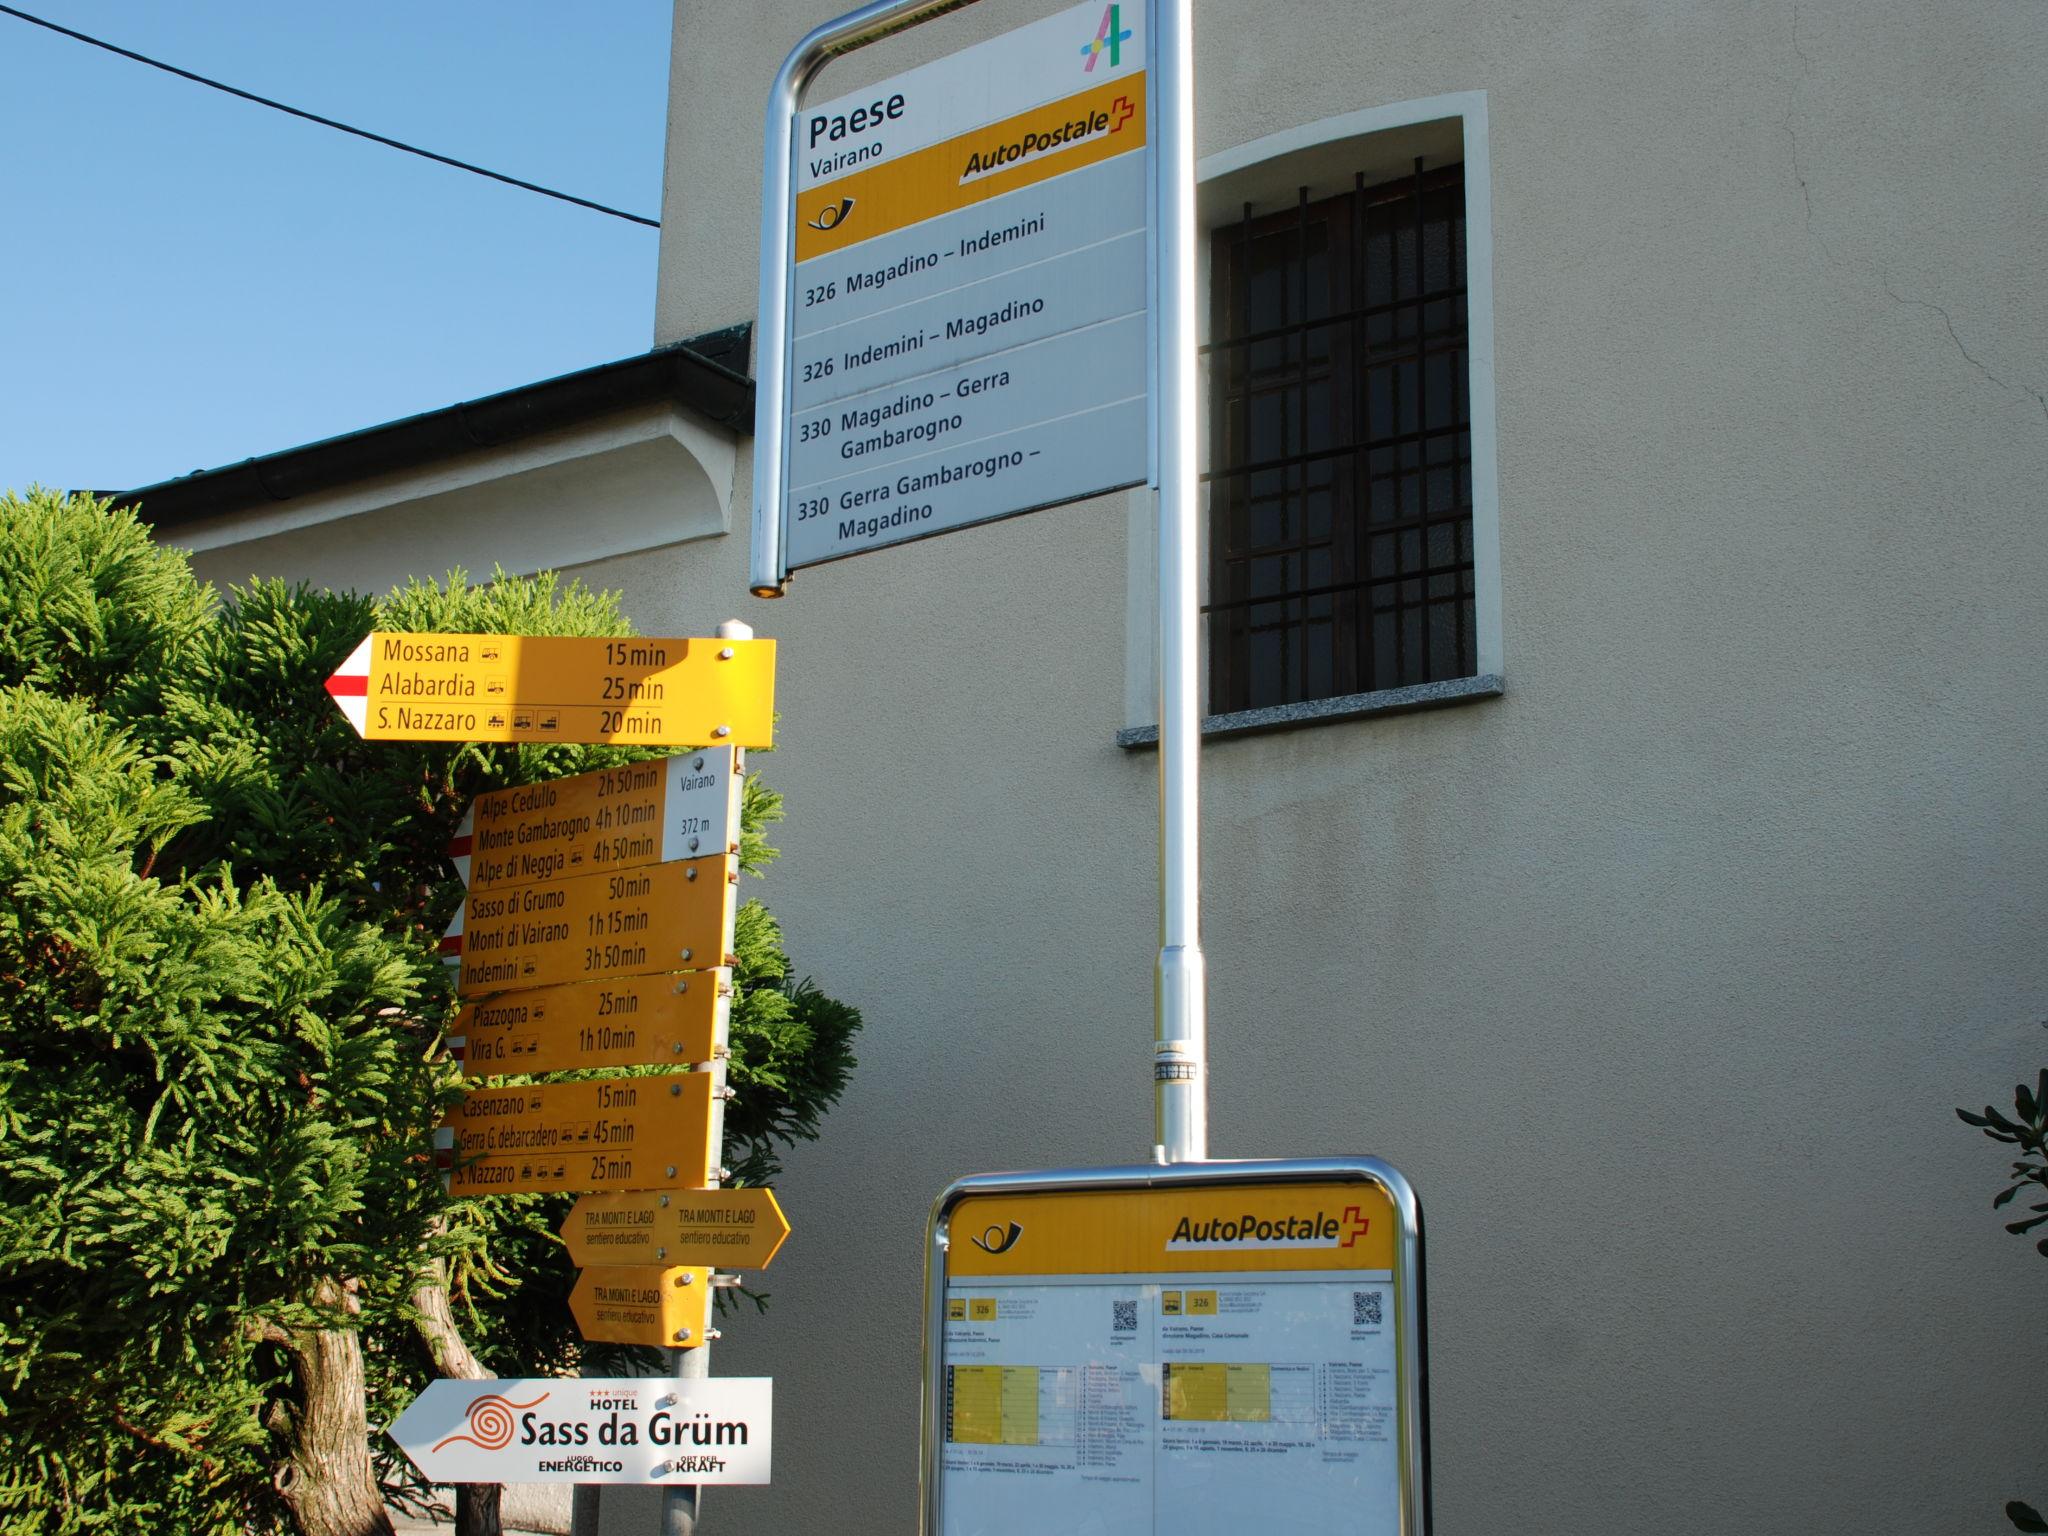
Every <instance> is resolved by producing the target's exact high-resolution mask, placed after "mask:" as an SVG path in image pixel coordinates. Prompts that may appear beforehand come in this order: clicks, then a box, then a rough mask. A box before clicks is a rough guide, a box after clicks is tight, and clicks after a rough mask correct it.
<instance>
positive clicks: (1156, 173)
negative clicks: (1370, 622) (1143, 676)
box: [748, 0, 1209, 1163]
mask: <svg viewBox="0 0 2048 1536" xmlns="http://www.w3.org/2000/svg"><path fill="white" fill-rule="evenodd" d="M974 3H975V0H874V3H873V4H871V5H866V6H863V7H861V8H860V9H859V10H857V11H849V12H848V13H847V14H846V15H844V16H840V17H838V18H836V19H835V20H832V21H828V22H826V23H824V24H823V25H822V26H819V27H816V28H813V29H812V31H811V32H810V33H809V34H807V35H806V36H805V37H804V39H803V40H802V41H801V42H799V43H798V44H797V45H796V47H794V48H793V49H791V50H790V52H789V56H788V57H787V58H785V59H784V60H783V62H782V68H781V69H780V70H779V71H778V72H777V73H776V76H775V83H774V85H773V87H771V89H770V90H769V93H768V107H767V116H766V127H765V133H764V148H763V154H762V180H761V251H760V301H759V304H758V305H757V307H756V309H755V321H754V324H755V333H754V335H755V356H754V373H755V381H756V384H755V413H754V508H753V537H752V550H751V557H750V558H751V563H750V565H749V575H748V583H749V588H750V590H751V591H752V592H753V594H754V595H755V596H756V597H780V596H782V593H783V588H784V586H785V585H786V583H787V582H788V580H789V570H788V566H787V553H786V551H785V549H784V547H783V532H784V522H785V519H786V516H787V511H788V508H787V505H786V503H787V495H786V488H785V482H786V481H787V479H788V471H789V441H788V430H787V429H788V426H789V421H790V401H791V398H792V395H791V389H790V375H791V366H790V364H791V353H792V349H793V347H794V332H795V327H794V326H793V325H792V324H791V321H790V303H791V298H792V294H793V271H794V257H795V251H796V201H795V197H794V190H793V189H794V181H795V170H796V132H797V115H798V112H799V110H800V109H801V107H802V104H803V97H804V93H805V91H806V90H807V89H808V88H809V86H810V84H811V82H812V81H813V80H814V79H815V78H816V77H817V74H818V71H819V70H821V69H823V68H824V67H825V65H827V64H828V63H830V62H831V61H832V60H833V59H835V58H838V57H840V56H841V55H843V54H847V53H852V52H854V51H855V50H857V49H859V48H863V47H865V46H866V45H868V44H869V43H872V42H875V41H877V40H879V39H881V38H883V37H887V36H889V35H890V34H891V33H895V32H900V31H903V30H905V29H906V28H909V27H913V26H916V25H917V24H918V23H920V22H924V21H929V20H931V19H932V18H933V17H936V16H941V15H944V14H945V13H947V12H949V11H957V10H962V9H964V8H965V7H967V6H969V5H972V4H974ZM1138 3H1140V4H1143V5H1145V6H1146V7H1147V16H1148V24H1147V26H1146V50H1147V51H1146V61H1145V68H1146V76H1147V82H1146V91H1145V99H1146V103H1147V107H1146V110H1147V112H1148V114H1149V116H1150V123H1149V130H1148V133H1147V136H1146V141H1147V145H1148V151H1147V153H1148V155H1149V157H1150V161H1151V168H1152V169H1151V178H1150V179H1151V192H1150V202H1151V223H1152V232H1151V239H1150V242H1149V258H1150V261H1149V264H1150V268H1151V270H1150V273H1149V277H1148V284H1149V287H1148V293H1149V297H1150V301H1151V302H1150V308H1151V314H1152V322H1151V326H1150V333H1151V355H1150V358H1149V359H1148V363H1147V379H1148V384H1149V392H1150V395H1151V399H1152V412H1151V423H1150V431H1149V433H1148V439H1149V445H1150V449H1151V484H1152V485H1153V486H1154V487H1155V488H1156V489H1157V492H1158V526H1159V549H1158V619H1159V628H1158V636H1159V694H1158V699H1159V953H1158V958H1157V961H1156V963H1155V966H1154V972H1153V1045H1152V1062H1151V1069H1150V1074H1151V1079H1152V1098H1153V1111H1152V1143H1151V1144H1152V1146H1153V1148H1154V1155H1155V1156H1156V1157H1158V1158H1159V1159H1161V1160H1162V1161H1165V1162H1176V1163H1178V1162H1199V1161H1201V1160H1202V1159H1204V1158H1206V1157H1207V1156H1208V1155H1209V1110H1208V1076H1209V1060H1208V1058H1209V1043H1208V1033H1209V1026H1208V982H1207V963H1206V961H1205V959H1204V957H1203V954H1202V938H1201V926H1202V924H1201V845H1200V835H1199V828H1200V777H1199V772H1200V754H1201V744H1202V738H1201V679H1200V675H1199V674H1200V667H1201V660H1200V658H1201V651H1200V644H1199V636H1198V625H1199V623H1200V603H1199V599H1198V593H1199V575H1198V572H1197V564H1198V557H1199V553H1200V548H1201V540H1200V533H1199V530H1198V527H1197V520H1196V518H1197V502H1198V493H1199V489H1200V474H1199V469H1198V465H1197V462H1196V442H1197V432H1198V428H1197V422H1198V413H1199V410H1200V394H1199V390H1198V367H1197V359H1196V355H1195V348H1196V342H1197V339H1198V337H1199V334H1200V333H1199V331H1198V329H1197V326H1196V320H1195V303H1196V279H1195V241H1196V234H1197V226H1196V218H1195V106H1194V101H1195V59H1194V0H1138Z"/></svg>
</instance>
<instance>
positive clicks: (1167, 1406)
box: [940, 1184, 1400, 1536]
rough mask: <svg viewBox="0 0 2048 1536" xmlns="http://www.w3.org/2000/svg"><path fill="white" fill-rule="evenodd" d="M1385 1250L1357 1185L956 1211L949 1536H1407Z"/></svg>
mask: <svg viewBox="0 0 2048 1536" xmlns="http://www.w3.org/2000/svg"><path fill="white" fill-rule="evenodd" d="M1013 1226H1014V1227H1015V1228H1016V1229H1017V1230H1016V1231H1015V1232H1014V1234H1013V1232H1012V1227H1013ZM1394 1232H1395V1218H1394V1214H1393V1210H1392V1207H1391V1205H1390V1204H1389V1203H1388V1201H1387V1200H1386V1198H1385V1196H1384V1195H1382V1194H1381V1193H1380V1192H1379V1191H1378V1190H1377V1189H1374V1188H1370V1187H1366V1186H1360V1185H1356V1184H1341V1185H1328V1186H1313V1185H1306V1186H1304V1185H1296V1186H1273V1187H1269V1188H1256V1189H1244V1188H1239V1189H1189V1190H1161V1191H1114V1192H1112V1191H1092V1192H1087V1193H1075V1194H1052V1195H1032V1196H991V1197H987V1198H981V1197H970V1198H969V1199H967V1200H963V1201H962V1202H961V1205H960V1207H959V1208H958V1209H957V1211H956V1212H955V1214H954V1218H953V1221H952V1224H951V1233H952V1238H951V1243H950V1247H949V1252H948V1258H947V1276H946V1288H945V1308H946V1319H945V1334H944V1354H943V1394H944V1395H943V1399H942V1402H941V1404H940V1417H941V1420H942V1423H941V1427H940V1432H941V1435H942V1437H943V1442H944V1444H943V1454H942V1473H941V1478H942V1492H941V1509H942V1523H941V1530H942V1531H943V1533H944V1536H1023V1533H1024V1532H1027V1531H1031V1532H1037V1531H1044V1530H1090V1531H1099V1532H1102V1533H1104V1536H1111V1533H1140V1532H1142V1533H1158V1536H1167V1533H1175V1536H1203V1533H1215V1536H1224V1533H1230V1536H1242V1533H1243V1532H1244V1531H1246V1530H1286V1531H1292V1530H1312V1531H1315V1532H1318V1533H1337V1532H1345V1533H1359V1536H1395V1533H1396V1532H1397V1531H1398V1529H1399V1514H1400V1505H1399V1450H1400V1448H1399V1423H1398V1388H1397V1382H1398V1375H1397V1360H1396V1337H1395V1327H1394V1320H1395V1308H1394V1270H1393V1264H1394V1259H1393V1243H1394ZM1034 1271H1035V1272H1034Z"/></svg>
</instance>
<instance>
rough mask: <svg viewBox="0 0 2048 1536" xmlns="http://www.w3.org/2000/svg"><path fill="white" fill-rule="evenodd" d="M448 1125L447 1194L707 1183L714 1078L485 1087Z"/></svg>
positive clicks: (693, 1075) (676, 1075) (694, 1075)
mask: <svg viewBox="0 0 2048 1536" xmlns="http://www.w3.org/2000/svg"><path fill="white" fill-rule="evenodd" d="M446 1123H447V1127H448V1128H449V1129H450V1130H452V1131H453V1132H454V1133H455V1168H454V1172H453V1175H452V1177H451V1180H450V1183H449V1186H448V1187H449V1192H450V1193H451V1194H457V1195H511V1194H519V1193H523V1192H527V1191H535V1190H538V1191H553V1190H585V1189H647V1188H650V1187H653V1188H659V1187H661V1186H664V1185H671V1184H699V1185H701V1184H708V1183H710V1182H711V1178H710V1175H711V1167H712V1155H711V1074H710V1073H708V1072H673V1073H667V1074H664V1075H663V1076H660V1077H629V1078H613V1079H610V1080H608V1081H604V1082H595V1083H537V1084H535V1085H533V1086H532V1087H528V1088H482V1089H478V1090H477V1091H476V1092H474V1093H472V1094H470V1095H469V1097H468V1098H467V1099H465V1100H463V1102H462V1105H461V1107H460V1108H458V1109H456V1110H454V1111H453V1112H452V1113H451V1114H450V1115H449V1116H448V1119H447V1122H446ZM478 1154H482V1156H481V1157H479V1156H478Z"/></svg>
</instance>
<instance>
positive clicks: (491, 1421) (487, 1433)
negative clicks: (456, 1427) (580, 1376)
mask: <svg viewBox="0 0 2048 1536" xmlns="http://www.w3.org/2000/svg"><path fill="white" fill-rule="evenodd" d="M547 1400H548V1395H547V1393H545V1392H543V1393H541V1395H540V1396H539V1397H536V1398H535V1399H534V1400H533V1401H532V1402H530V1403H515V1402H513V1401H512V1400H511V1399H510V1398H508V1397H500V1396H498V1394H497V1393H495V1392H486V1393H485V1394H484V1395H483V1396H482V1397H479V1398H476V1399H475V1400H474V1401H472V1402H471V1403H470V1405H469V1433H468V1434H466V1435H450V1436H449V1437H448V1438H447V1439H446V1440H443V1441H442V1442H441V1445H437V1446H435V1447H434V1449H435V1450H437V1451H438V1450H440V1449H441V1446H445V1445H454V1444H456V1443H457V1442H458V1441H459V1442H461V1443H462V1444H465V1445H473V1446H476V1447H477V1448H478V1449H479V1450H485V1451H502V1450H503V1449H505V1447H506V1446H508V1445H510V1444H511V1443H512V1429H513V1423H512V1412H513V1410H514V1409H517V1408H534V1407H538V1406H539V1405H540V1404H542V1403H544V1402H546V1401H547Z"/></svg>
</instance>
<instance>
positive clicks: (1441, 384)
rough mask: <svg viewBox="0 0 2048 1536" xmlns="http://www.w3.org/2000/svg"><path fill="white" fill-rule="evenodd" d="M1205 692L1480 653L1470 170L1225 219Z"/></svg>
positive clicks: (1234, 705)
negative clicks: (1468, 261)
mask: <svg viewBox="0 0 2048 1536" xmlns="http://www.w3.org/2000/svg"><path fill="white" fill-rule="evenodd" d="M1210 270H1211V273H1212V283H1211V295H1212V303H1213V305H1214V312H1213V319H1212V325H1211V328H1210V334H1211V336H1212V337H1213V338H1214V340H1213V341H1212V342H1211V344H1210V345H1209V346H1207V347H1206V348H1204V349H1203V350H1204V351H1205V353H1207V355H1208V357H1209V375H1210V389H1211V394H1212V400H1211V411H1212V422H1213V424H1214V432H1213V433H1212V446H1211V453H1210V459H1211V468H1210V472H1209V473H1208V474H1207V475H1206V476H1204V477H1203V478H1204V479H1205V480H1206V481H1207V482H1208V485H1209V508H1210V510H1209V517H1210V525H1209V526H1210V569H1209V602H1208V604H1207V606H1206V607H1205V608H1204V610H1203V611H1204V613H1205V614H1206V615H1207V622H1208V625H1209V662H1210V707H1211V708H1212V709H1214V710H1217V711H1226V712H1227V711H1232V710H1242V709H1257V708H1261V707H1263V706H1266V705H1273V704H1292V703H1298V702H1300V701H1302V700H1305V699H1321V698H1331V697H1335V696H1339V695H1343V694H1348V693H1364V692H1369V691H1371V690H1374V689H1380V688H1397V687H1402V686H1404V685H1407V684H1410V683H1423V682H1433V681H1436V680H1438V679H1442V678H1449V677H1467V676H1470V675H1472V673H1473V672H1474V671H1475V670H1476V665H1475V659H1474V658H1475V653H1476V642H1475V638H1474V624H1475V619H1474V609H1473V597H1472V413H1471V393H1470V389H1469V387H1468V379H1467V373H1468V359H1469V346H1468V341H1467V331H1466V320H1465V194H1464V167H1463V166H1462V165H1447V166H1442V167H1439V168H1437V169H1434V170H1424V169H1423V164H1422V162H1421V161H1420V160H1417V161H1416V162H1415V170H1414V173H1413V174H1412V175H1410V176H1404V177H1401V178H1399V179H1398V180H1395V181H1390V182H1385V183H1381V184H1378V185H1375V186H1367V185H1365V179H1364V176H1363V175H1362V174H1361V175H1358V176H1355V177H1354V178H1353V184H1352V189H1351V190H1350V191H1349V192H1345V193H1341V194H1339V195H1338V196H1335V197H1329V198H1324V199H1321V200H1319V201H1313V202H1312V201H1310V199H1309V195H1308V191H1307V189H1306V188H1303V189H1302V192H1301V195H1300V198H1299V200H1298V201H1297V203H1296V205H1295V206H1294V207H1293V208H1292V209H1289V210H1287V211H1285V212H1282V213H1273V214H1265V215H1259V216H1254V214H1253V211H1252V209H1251V208H1250V207H1247V208H1246V209H1245V215H1244V219H1243V222H1241V223H1239V224H1236V225H1233V226H1230V227H1228V228H1225V229H1222V230H1219V231H1217V233H1216V235H1215V237H1214V248H1213V252H1212V262H1211V269H1210Z"/></svg>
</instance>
